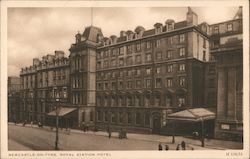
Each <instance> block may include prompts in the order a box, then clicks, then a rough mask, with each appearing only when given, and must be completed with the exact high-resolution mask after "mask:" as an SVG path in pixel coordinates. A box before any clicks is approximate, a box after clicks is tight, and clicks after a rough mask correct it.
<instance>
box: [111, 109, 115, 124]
mask: <svg viewBox="0 0 250 159" xmlns="http://www.w3.org/2000/svg"><path fill="white" fill-rule="evenodd" d="M111 122H112V123H115V122H116V117H115V113H114V112H112V114H111Z"/></svg>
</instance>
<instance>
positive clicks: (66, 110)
mask: <svg viewBox="0 0 250 159" xmlns="http://www.w3.org/2000/svg"><path fill="white" fill-rule="evenodd" d="M74 110H76V108H66V107H61V108H60V110H59V114H58V116H64V115H66V114H69V113H71V112H73V111H74ZM47 115H49V116H56V110H53V111H52V112H49V113H48V114H47Z"/></svg>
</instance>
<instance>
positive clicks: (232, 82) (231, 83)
mask: <svg viewBox="0 0 250 159" xmlns="http://www.w3.org/2000/svg"><path fill="white" fill-rule="evenodd" d="M227 87H228V92H227V94H228V119H236V116H235V111H236V68H235V67H232V68H229V69H228V85H227Z"/></svg>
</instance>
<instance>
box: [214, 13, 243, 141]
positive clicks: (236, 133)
mask: <svg viewBox="0 0 250 159" xmlns="http://www.w3.org/2000/svg"><path fill="white" fill-rule="evenodd" d="M235 17H236V18H235V19H233V20H230V21H227V22H223V23H219V24H214V25H212V26H211V28H212V30H213V34H212V36H211V39H213V40H214V43H213V44H212V49H211V53H212V54H213V55H214V57H215V59H216V61H217V71H218V94H217V98H218V99H219V100H218V101H217V119H216V128H215V136H216V137H217V138H221V139H230V140H239V141H242V138H243V121H242V120H243V118H242V113H243V108H242V106H243V104H242V102H243V101H242V97H243V49H242V47H243V37H242V36H243V35H242V11H241V8H240V10H239V12H238V13H237V14H236V16H235Z"/></svg>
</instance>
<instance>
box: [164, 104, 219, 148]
mask: <svg viewBox="0 0 250 159" xmlns="http://www.w3.org/2000/svg"><path fill="white" fill-rule="evenodd" d="M167 120H168V123H170V124H171V126H172V137H173V138H172V142H173V143H174V142H175V136H176V135H181V136H193V137H196V138H199V139H200V140H201V144H202V146H203V147H204V145H205V143H204V141H205V137H213V134H214V122H215V113H214V112H213V111H212V110H209V109H206V108H194V109H186V110H183V111H179V112H175V113H172V114H169V115H168V117H167Z"/></svg>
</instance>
